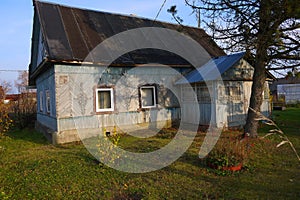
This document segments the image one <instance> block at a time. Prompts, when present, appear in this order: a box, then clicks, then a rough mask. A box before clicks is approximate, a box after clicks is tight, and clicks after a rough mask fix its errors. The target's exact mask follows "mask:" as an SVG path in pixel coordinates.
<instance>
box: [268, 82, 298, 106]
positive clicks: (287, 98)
mask: <svg viewBox="0 0 300 200" xmlns="http://www.w3.org/2000/svg"><path fill="white" fill-rule="evenodd" d="M270 91H271V94H272V96H273V102H274V103H277V102H278V103H279V102H281V103H286V104H293V103H298V102H300V78H299V77H286V78H279V79H277V80H275V81H274V82H273V83H272V84H270Z"/></svg>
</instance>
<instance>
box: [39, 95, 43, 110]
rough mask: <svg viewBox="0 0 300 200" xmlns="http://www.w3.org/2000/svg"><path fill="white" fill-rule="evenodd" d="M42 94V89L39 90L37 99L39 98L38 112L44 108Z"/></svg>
mask: <svg viewBox="0 0 300 200" xmlns="http://www.w3.org/2000/svg"><path fill="white" fill-rule="evenodd" d="M43 95H44V94H43V91H40V96H39V100H40V102H39V105H40V106H39V111H40V112H43V110H44V109H43V108H44V107H43V106H44V103H43V102H44V101H43V99H44V96H43Z"/></svg>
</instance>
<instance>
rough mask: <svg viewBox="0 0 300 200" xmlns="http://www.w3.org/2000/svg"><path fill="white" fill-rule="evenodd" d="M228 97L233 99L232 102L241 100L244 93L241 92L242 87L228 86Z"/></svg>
mask: <svg viewBox="0 0 300 200" xmlns="http://www.w3.org/2000/svg"><path fill="white" fill-rule="evenodd" d="M226 95H227V96H228V97H229V98H230V99H231V100H238V101H239V100H241V99H242V97H241V95H242V92H241V87H240V86H228V87H226Z"/></svg>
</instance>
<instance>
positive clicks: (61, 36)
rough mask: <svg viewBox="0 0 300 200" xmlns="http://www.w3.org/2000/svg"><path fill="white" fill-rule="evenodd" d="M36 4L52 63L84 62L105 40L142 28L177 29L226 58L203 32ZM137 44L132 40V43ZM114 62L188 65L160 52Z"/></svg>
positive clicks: (141, 52)
mask: <svg viewBox="0 0 300 200" xmlns="http://www.w3.org/2000/svg"><path fill="white" fill-rule="evenodd" d="M34 5H35V9H36V13H37V16H38V19H39V22H40V24H41V30H42V34H43V36H44V40H45V45H46V51H47V54H46V55H47V58H48V59H49V60H54V61H78V62H81V61H84V59H85V58H86V56H87V55H88V54H89V52H91V51H92V50H93V49H94V48H95V47H96V46H97V45H98V44H100V43H101V42H102V41H104V40H105V39H107V38H109V37H111V36H113V35H115V34H118V33H120V32H123V31H126V30H130V29H134V28H140V27H162V28H169V29H172V30H178V31H180V32H182V33H184V34H187V35H188V36H190V37H192V38H193V39H194V40H196V41H197V42H198V43H199V44H200V45H202V47H204V49H205V50H206V51H207V52H208V53H209V54H210V55H211V56H213V57H215V56H220V55H225V53H224V51H223V50H222V49H221V48H220V47H218V45H217V44H216V43H215V42H214V41H213V40H212V39H211V37H210V36H208V35H207V34H206V33H205V31H204V30H202V29H198V28H194V27H188V26H179V25H175V24H169V23H164V22H159V21H155V22H153V20H149V19H145V18H138V17H134V16H124V15H119V14H111V13H106V12H100V11H93V10H86V9H79V8H73V7H67V6H62V5H59V4H52V3H46V2H40V1H35V2H34ZM145 39H147V38H145ZM134 41H135V40H134V38H133V39H132V42H134ZM115 62H116V63H119V64H122V63H128V62H129V63H135V64H141V63H149V62H158V63H161V64H188V63H187V61H185V60H184V59H183V58H180V57H179V56H177V55H175V54H173V53H170V52H166V51H162V50H158V49H147V50H137V51H134V52H130V53H127V54H126V55H124V56H122V57H121V58H120V59H118V60H116V61H115Z"/></svg>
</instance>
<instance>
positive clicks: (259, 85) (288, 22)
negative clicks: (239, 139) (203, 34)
mask: <svg viewBox="0 0 300 200" xmlns="http://www.w3.org/2000/svg"><path fill="white" fill-rule="evenodd" d="M185 3H186V4H187V5H189V6H190V7H191V8H193V9H195V10H199V9H200V10H201V14H202V15H203V16H202V17H201V19H203V21H202V22H203V23H204V24H206V27H207V28H208V29H209V30H210V31H211V33H212V35H213V38H214V39H215V40H217V42H219V44H221V46H222V47H223V48H224V49H225V50H227V51H232V52H236V51H246V57H245V58H246V60H247V61H248V62H250V64H252V65H253V66H254V75H253V85H252V92H251V98H250V107H251V108H253V109H254V110H255V111H257V112H259V111H260V107H261V104H262V101H263V97H262V93H263V88H264V82H265V80H266V73H265V70H266V69H268V70H270V69H272V70H277V69H286V68H295V67H299V65H300V64H299V63H300V53H299V50H300V42H299V41H300V7H299V1H295V0H185ZM173 10H174V9H173ZM175 14H176V13H175ZM256 118H257V116H256V113H255V112H253V111H252V110H251V109H249V110H248V116H247V122H246V125H245V130H244V131H245V133H247V134H250V136H251V137H256V136H257V128H258V121H257V120H255V119H256Z"/></svg>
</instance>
